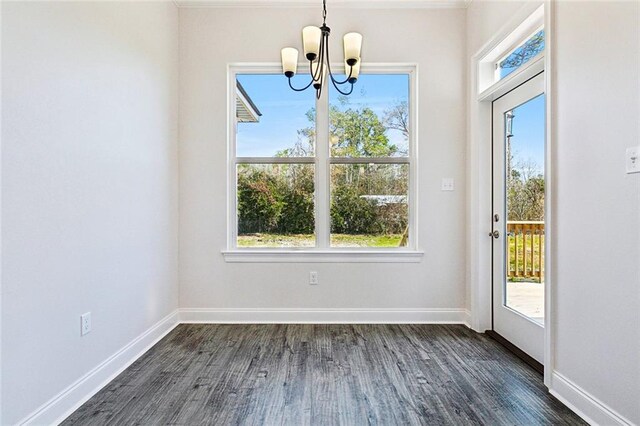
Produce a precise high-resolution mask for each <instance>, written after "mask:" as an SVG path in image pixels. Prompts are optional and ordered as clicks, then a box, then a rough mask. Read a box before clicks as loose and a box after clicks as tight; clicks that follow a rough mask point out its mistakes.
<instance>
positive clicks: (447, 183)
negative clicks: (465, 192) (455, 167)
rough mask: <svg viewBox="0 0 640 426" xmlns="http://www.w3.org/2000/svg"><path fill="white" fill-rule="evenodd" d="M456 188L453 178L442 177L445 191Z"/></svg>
mask: <svg viewBox="0 0 640 426" xmlns="http://www.w3.org/2000/svg"><path fill="white" fill-rule="evenodd" d="M454 189H455V184H454V181H453V178H442V190H443V191H453V190H454Z"/></svg>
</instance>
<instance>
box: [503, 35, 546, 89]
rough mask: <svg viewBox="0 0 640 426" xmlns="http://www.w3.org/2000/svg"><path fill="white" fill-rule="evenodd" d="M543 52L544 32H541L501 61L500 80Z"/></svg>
mask: <svg viewBox="0 0 640 426" xmlns="http://www.w3.org/2000/svg"><path fill="white" fill-rule="evenodd" d="M543 50H544V30H540V31H539V32H537V33H536V34H534V35H533V36H532V37H531V38H530V39H529V40H527V41H525V42H524V43H523V44H522V45H521V46H519V47H518V48H517V49H516V50H514V51H513V52H511V53H510V54H509V56H507V57H506V58H504V59H503V60H502V61H500V63H499V64H498V67H499V69H500V78H504V77H506V76H508V75H509V74H511V73H512V72H514V71H515V70H517V69H518V68H520V67H521V66H522V65H523V64H525V63H526V62H528V61H529V60H530V59H531V58H533V57H534V56H536V55H537V54H538V53H540V52H542V51H543Z"/></svg>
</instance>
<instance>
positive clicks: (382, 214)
mask: <svg viewBox="0 0 640 426" xmlns="http://www.w3.org/2000/svg"><path fill="white" fill-rule="evenodd" d="M238 68H239V69H240V68H242V67H238ZM400 69H401V70H402V71H397V70H394V71H393V72H389V73H384V70H382V69H376V70H375V72H376V74H361V75H360V79H359V81H358V83H357V84H356V86H355V88H354V89H355V90H354V94H352V95H351V96H350V97H349V98H350V99H348V100H347V102H343V99H340V98H338V97H337V96H336V95H337V94H336V93H332V92H333V91H332V90H331V88H330V89H329V90H327V89H325V94H323V96H322V97H321V98H320V99H319V100H316V99H315V97H314V96H313V92H311V91H309V92H302V93H296V92H293V91H291V90H290V89H289V88H288V86H287V85H286V84H285V85H283V84H282V76H281V75H280V74H279V73H277V72H278V71H279V70H275V69H274V70H273V72H274V73H273V74H271V73H265V72H264V71H262V70H260V72H257V73H255V74H254V73H253V72H252V70H251V69H250V68H248V70H247V71H245V70H243V69H240V72H238V73H237V74H235V73H232V74H231V76H232V78H233V77H237V81H238V82H240V83H241V85H242V87H243V89H244V92H245V93H246V94H248V95H249V96H250V98H251V99H252V101H253V103H254V104H255V105H256V106H257V107H258V108H259V109H260V112H261V114H262V115H261V116H260V121H259V122H258V123H241V122H238V119H236V120H235V122H234V124H235V126H236V127H235V129H236V130H237V132H232V147H233V149H232V151H231V152H232V153H234V152H235V153H236V156H233V155H232V159H231V161H232V164H233V170H234V174H233V175H232V178H233V181H234V182H235V185H234V186H233V187H232V188H231V196H232V198H231V200H232V201H231V203H232V205H233V206H234V209H233V210H232V212H231V218H230V219H231V222H230V223H231V224H232V225H233V228H232V229H235V231H234V232H233V233H232V238H230V240H229V241H230V242H229V244H230V248H238V249H242V248H272V249H273V248H285V249H286V248H302V249H306V250H313V249H329V248H333V249H335V248H341V247H349V248H359V247H369V248H378V247H381V248H387V249H389V248H405V249H407V248H412V249H415V241H414V239H413V237H412V233H413V232H415V230H414V229H413V228H412V227H411V226H410V223H411V220H410V218H411V217H413V215H414V213H413V212H412V210H411V209H410V205H409V198H410V197H409V195H410V193H411V185H410V183H411V182H412V179H414V178H413V177H411V176H410V173H409V171H410V170H412V169H411V168H410V163H411V161H412V158H411V156H412V154H413V153H412V148H411V146H412V143H413V142H412V135H411V132H410V117H411V110H410V106H411V98H410V95H409V94H410V91H411V90H412V89H411V88H412V86H413V83H412V81H411V80H412V73H413V69H412V68H411V67H404V69H403V67H400ZM269 71H271V70H269ZM389 71H391V70H389ZM305 78H308V76H302V79H305ZM234 81H235V79H234ZM302 84H303V82H302V81H300V82H299V83H298V86H301V85H302ZM261 85H268V86H269V87H268V88H267V90H263V89H261ZM274 85H275V86H277V88H275V89H274V88H273V86H274ZM261 91H262V93H260V92H261ZM280 93H283V96H282V98H279V96H280ZM292 93H293V96H292V95H291V94H292ZM269 97H271V99H270V98H269ZM300 97H302V99H300ZM296 98H297V99H296ZM334 100H335V101H337V102H338V104H339V105H337V106H336V108H334V109H335V110H336V111H338V112H342V113H344V112H346V111H347V110H348V109H351V110H352V114H351V118H352V119H353V120H352V121H355V122H358V121H359V117H358V116H359V115H363V114H364V115H365V116H366V117H368V118H367V120H368V121H367V120H364V123H365V124H366V123H368V122H371V121H372V120H373V122H375V123H374V124H375V126H377V127H378V131H377V133H376V132H374V133H375V134H374V136H375V138H374V139H375V141H374V142H371V141H370V142H368V143H366V144H362V145H361V147H364V148H363V149H361V150H356V151H355V154H354V152H353V150H351V151H350V152H349V153H348V154H345V153H344V152H342V153H341V152H338V151H337V150H336V149H332V147H331V143H333V142H334V141H336V140H337V138H336V136H339V135H344V134H345V133H347V132H346V131H345V125H344V120H338V121H340V123H338V122H336V121H335V120H334V118H335V114H333V117H332V114H330V113H329V111H330V108H331V107H332V105H331V102H332V101H334ZM347 103H348V106H347ZM236 106H237V102H236ZM265 106H266V107H265ZM394 107H396V110H395V111H394V110H393V108H394ZM354 111H355V114H353V112H354ZM316 112H318V114H316ZM267 114H276V115H277V114H280V115H282V116H293V117H295V118H296V119H295V120H292V121H291V122H287V121H286V120H284V121H283V120H281V119H282V117H280V118H281V119H280V120H279V119H277V117H272V118H270V119H267V118H266V117H265V115H267ZM300 117H302V119H300ZM360 121H362V120H360ZM261 122H262V123H265V124H263V126H264V127H263V128H264V129H266V130H265V134H266V136H265V135H263V134H260V132H259V131H258V130H259V129H258V126H260V125H261V124H262V123H261ZM275 122H280V123H284V124H282V125H281V128H282V132H280V133H281V134H282V135H284V134H287V135H289V136H288V137H287V138H286V139H283V138H280V139H279V141H282V140H286V141H287V142H286V143H281V142H278V143H277V144H273V143H271V144H270V148H269V149H263V147H262V146H261V142H262V141H266V143H269V142H270V131H269V127H270V126H267V125H266V124H268V123H275ZM292 123H295V124H292ZM248 126H256V127H255V129H257V130H254V131H253V136H254V137H251V138H250V137H247V133H248V131H247V130H246V129H247V128H248ZM276 127H277V126H276ZM242 132H245V135H241V133H242ZM352 133H353V132H352ZM293 134H295V138H292V137H291V136H290V135H293ZM316 137H317V138H318V140H317V141H316ZM338 140H339V139H338ZM316 143H317V146H314V145H316ZM365 145H366V147H365ZM342 146H343V147H344V146H345V145H344V144H342ZM274 147H276V148H277V149H274ZM332 154H333V155H332ZM359 159H363V160H364V161H361V160H359ZM354 167H355V168H357V170H358V176H359V179H358V180H357V181H356V183H357V182H359V183H360V185H359V186H357V185H355V184H354V186H352V187H351V188H349V189H350V192H351V193H352V194H355V195H356V196H357V199H358V200H359V202H360V203H361V204H362V203H363V202H364V203H366V204H367V205H368V206H370V207H369V209H368V210H369V213H372V214H375V215H376V216H377V222H376V223H375V226H373V227H370V228H368V229H365V228H362V227H361V228H359V229H356V228H355V227H354V228H353V229H350V228H349V226H351V225H350V224H348V225H346V226H347V228H345V224H344V221H343V222H342V224H341V225H340V226H341V227H340V231H341V232H344V231H345V230H346V231H347V232H350V233H348V234H347V233H344V234H343V233H339V232H334V233H331V229H332V215H333V216H335V217H338V216H337V213H334V212H337V210H336V209H335V208H334V207H332V204H333V202H334V201H335V199H336V197H333V194H338V193H339V192H340V191H342V193H344V192H345V191H344V190H345V184H346V183H347V181H346V180H345V179H346V174H345V173H346V170H351V169H353V168H354ZM301 176H302V177H301ZM391 178H395V179H397V181H396V182H392V181H391V180H390V179H391ZM312 181H313V185H310V183H311V182H312ZM257 182H259V184H257ZM296 182H297V183H296ZM300 184H302V185H303V186H304V189H302V190H300V189H299V188H298V186H299V185H300ZM292 194H293V195H292ZM258 195H259V196H261V197H262V199H260V198H258V199H255V198H252V197H256V196H258ZM287 197H289V198H288V199H287ZM292 198H295V200H294V201H292ZM265 201H267V203H265ZM269 203H274V204H273V205H270V204H269ZM412 203H413V201H412ZM296 204H298V207H296V206H295V205H296ZM249 206H252V210H254V211H252V212H249V210H248V207H249ZM300 206H302V207H303V208H302V210H300ZM314 213H315V214H314ZM344 213H345V212H344V209H342V212H341V214H342V215H343V216H344ZM346 213H349V212H346ZM290 215H291V217H292V220H291V222H294V223H293V224H289V223H288V222H287V220H286V218H287V217H289V216H290ZM347 216H348V215H347ZM354 216H356V215H352V217H354ZM293 228H296V229H293ZM311 228H313V230H311ZM336 229H337V228H336ZM363 229H364V230H365V231H366V232H368V233H364V232H363ZM372 229H373V230H374V231H373V233H372V231H371V230H372ZM376 232H377V233H376Z"/></svg>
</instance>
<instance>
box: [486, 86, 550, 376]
mask: <svg viewBox="0 0 640 426" xmlns="http://www.w3.org/2000/svg"><path fill="white" fill-rule="evenodd" d="M544 159H545V95H544V73H541V74H538V75H537V76H536V77H534V78H532V79H531V80H529V81H527V82H526V83H524V84H522V85H520V86H518V87H516V88H515V89H513V90H512V91H510V92H509V93H507V94H506V95H504V96H502V97H501V98H499V99H498V100H496V101H494V102H493V211H494V215H493V229H492V232H491V234H490V236H491V238H492V239H493V265H492V266H493V330H494V331H495V332H496V333H498V334H499V335H501V336H502V337H504V338H505V339H507V340H508V341H510V342H511V343H512V344H514V345H515V346H517V347H518V348H520V349H521V350H523V351H524V352H526V353H527V354H528V355H529V356H531V357H533V358H534V359H535V360H536V361H538V362H540V363H541V364H543V365H544V359H543V358H544V356H543V354H544V313H545V309H544V259H545V250H544V247H545V226H544V224H545V221H544V212H545V179H544V176H545V171H544V167H545V161H544Z"/></svg>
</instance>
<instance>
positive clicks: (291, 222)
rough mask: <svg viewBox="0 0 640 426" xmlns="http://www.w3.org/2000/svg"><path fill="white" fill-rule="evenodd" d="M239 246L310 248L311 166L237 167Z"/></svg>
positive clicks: (312, 212) (312, 202) (243, 165)
mask: <svg viewBox="0 0 640 426" xmlns="http://www.w3.org/2000/svg"><path fill="white" fill-rule="evenodd" d="M237 173H238V175H237V176H238V241H237V245H238V247H313V246H315V241H316V239H315V229H314V226H315V221H314V216H313V214H314V197H313V194H314V165H313V164H239V165H238V168H237Z"/></svg>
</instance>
